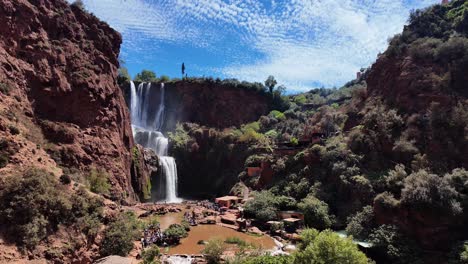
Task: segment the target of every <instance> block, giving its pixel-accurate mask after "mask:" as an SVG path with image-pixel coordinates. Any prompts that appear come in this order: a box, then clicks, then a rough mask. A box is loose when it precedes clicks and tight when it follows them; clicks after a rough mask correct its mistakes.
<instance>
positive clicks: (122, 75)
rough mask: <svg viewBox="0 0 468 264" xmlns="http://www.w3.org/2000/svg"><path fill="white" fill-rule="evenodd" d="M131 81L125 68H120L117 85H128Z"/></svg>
mask: <svg viewBox="0 0 468 264" xmlns="http://www.w3.org/2000/svg"><path fill="white" fill-rule="evenodd" d="M131 80H132V78H131V77H130V74H129V73H128V70H127V68H125V67H120V68H119V75H118V76H117V82H118V83H119V84H125V83H129V82H130V81H131Z"/></svg>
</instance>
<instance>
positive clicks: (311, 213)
mask: <svg viewBox="0 0 468 264" xmlns="http://www.w3.org/2000/svg"><path fill="white" fill-rule="evenodd" d="M297 206H298V208H299V210H300V211H302V212H303V213H304V223H305V225H306V226H308V227H313V228H317V229H322V230H323V229H326V228H329V227H331V225H332V224H333V217H332V216H330V215H329V213H328V204H327V203H325V202H323V201H320V200H319V199H317V198H316V197H314V196H312V195H309V196H307V197H306V198H304V199H303V200H302V201H301V202H300V203H299V204H298V205H297Z"/></svg>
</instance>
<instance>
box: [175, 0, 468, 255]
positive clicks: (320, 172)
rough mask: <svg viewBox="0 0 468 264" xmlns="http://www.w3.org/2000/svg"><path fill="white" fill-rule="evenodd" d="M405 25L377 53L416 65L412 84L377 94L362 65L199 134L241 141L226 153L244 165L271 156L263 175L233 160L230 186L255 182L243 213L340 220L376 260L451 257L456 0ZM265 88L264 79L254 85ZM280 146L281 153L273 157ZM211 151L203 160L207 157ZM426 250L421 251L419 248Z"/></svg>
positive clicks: (465, 208)
mask: <svg viewBox="0 0 468 264" xmlns="http://www.w3.org/2000/svg"><path fill="white" fill-rule="evenodd" d="M409 22H410V23H409V25H408V26H406V27H405V30H404V31H403V33H402V34H399V35H397V36H395V37H394V38H392V39H391V40H390V43H389V44H390V46H389V49H388V50H387V51H386V52H385V53H384V54H381V55H380V57H379V60H378V62H377V64H379V65H378V67H387V68H390V67H394V68H398V67H401V66H400V63H402V62H403V61H408V60H409V61H411V63H412V64H413V67H414V69H418V71H419V72H422V74H423V75H422V76H418V75H417V74H419V72H416V73H412V74H415V75H414V78H415V79H414V81H412V82H408V83H404V85H406V86H402V88H399V89H401V90H393V91H392V90H390V92H388V93H387V91H384V90H381V89H380V87H378V86H375V84H376V83H377V82H373V83H372V84H373V85H374V86H373V87H371V89H370V88H369V87H368V80H371V79H375V78H381V77H382V76H381V75H379V74H381V71H383V70H384V69H386V68H378V67H373V68H372V69H363V70H362V71H361V73H362V74H361V77H360V78H359V79H357V80H354V81H352V82H349V83H348V84H346V85H345V86H344V87H342V88H340V89H316V90H312V91H310V92H307V93H303V94H298V95H293V96H289V97H288V98H287V99H288V101H289V102H288V103H286V104H285V105H288V107H287V108H284V109H279V108H278V109H274V111H272V112H271V113H270V114H269V115H266V116H262V117H261V118H260V119H259V120H258V121H257V122H253V123H250V124H245V125H243V126H241V127H238V128H232V129H226V130H224V131H214V130H213V132H212V133H210V135H212V137H211V139H212V140H214V141H215V142H217V144H224V143H226V146H229V150H230V151H233V150H235V149H236V147H237V146H240V145H242V146H247V149H248V150H250V151H247V152H246V151H245V149H243V152H238V153H242V155H241V156H244V155H247V157H246V158H245V159H244V169H245V168H247V167H255V166H259V165H260V163H261V162H267V163H269V164H270V165H271V169H272V170H273V179H272V180H269V181H265V179H263V178H262V176H261V175H257V176H248V175H247V174H246V172H245V171H243V170H242V169H237V171H238V173H239V181H240V183H239V184H238V185H236V186H234V188H233V189H232V192H233V193H239V192H240V189H242V187H241V186H243V185H244V184H245V185H247V186H248V187H250V188H253V189H257V190H262V191H261V192H258V193H256V194H255V195H254V197H255V199H254V200H253V201H250V202H249V203H248V204H247V205H246V208H245V212H246V214H247V215H248V216H252V217H255V218H257V219H258V220H261V221H268V220H274V219H276V218H277V214H276V213H277V212H278V211H279V210H285V209H294V210H300V211H303V212H304V213H305V223H306V225H307V226H309V227H314V228H317V229H320V230H323V229H327V228H334V229H346V230H347V232H348V233H349V234H351V235H353V236H354V237H355V238H358V239H361V240H367V241H370V242H372V243H373V245H374V247H373V248H372V249H370V250H369V252H368V254H369V255H371V256H372V257H373V258H375V259H376V260H377V261H378V262H379V263H416V262H417V261H424V260H427V259H428V258H432V257H434V256H437V257H439V259H437V258H436V259H434V260H433V261H436V262H437V261H442V260H446V259H448V258H450V259H451V261H452V260H453V263H463V260H462V259H463V256H466V244H464V241H465V240H467V239H468V237H467V236H466V234H468V229H467V228H466V226H464V225H463V223H464V222H466V221H467V220H468V213H467V212H468V202H467V195H468V189H467V186H468V176H467V171H466V168H467V166H468V159H467V157H468V152H467V149H468V101H467V98H466V96H467V95H468V90H467V87H466V84H467V83H468V79H467V76H468V38H467V37H468V3H467V2H466V1H461V0H458V1H457V0H455V1H452V2H451V3H450V4H448V5H435V6H433V7H430V8H428V9H426V10H422V11H415V12H414V13H413V14H412V15H411V18H410V21H409ZM382 65H383V66H382ZM395 65H396V66H395ZM397 77H398V76H397ZM398 78H399V77H398ZM396 84H399V83H398V82H397V83H396ZM270 85H272V86H273V85H274V81H273V79H271V78H269V79H268V80H267V82H266V83H265V87H270ZM399 85H401V84H399ZM395 89H396V88H395ZM399 93H401V94H399ZM415 95H417V96H415ZM405 96H408V98H406V97H405ZM440 98H444V100H442V99H440ZM408 100H410V101H409V102H411V103H409V104H408ZM431 100H434V101H431ZM188 127H189V126H184V127H181V129H180V130H179V131H176V135H175V136H174V137H173V138H172V140H173V142H174V143H175V144H174V145H175V147H174V149H175V150H176V151H178V152H180V153H184V152H185V153H187V151H190V150H189V149H190V147H191V146H193V143H199V141H198V140H197V137H196V136H195V135H194V134H193V133H192V132H191V129H190V128H188ZM177 134H184V135H185V139H186V141H185V143H183V144H179V143H180V142H181V141H180V140H177V138H180V137H178V136H177ZM227 138H229V141H224V140H225V139H227ZM188 142H190V143H189V144H187V143H188ZM223 142H224V143H223ZM284 150H288V151H290V152H288V153H289V154H281V153H284V152H282V151H284ZM222 153H223V150H222V147H220V148H218V149H211V150H210V155H212V157H219V156H220V155H223V154H222ZM291 153H294V154H291ZM215 160H216V159H210V158H209V157H207V162H208V163H209V164H217V162H215ZM236 164H237V163H236ZM229 169H230V168H229ZM428 234H432V236H437V237H438V238H439V240H438V241H436V240H432V239H431V238H430V237H431V235H428ZM427 250H429V251H430V252H432V253H431V254H426V255H424V254H422V253H421V252H424V251H426V252H427ZM434 252H435V253H434ZM273 263H274V262H273Z"/></svg>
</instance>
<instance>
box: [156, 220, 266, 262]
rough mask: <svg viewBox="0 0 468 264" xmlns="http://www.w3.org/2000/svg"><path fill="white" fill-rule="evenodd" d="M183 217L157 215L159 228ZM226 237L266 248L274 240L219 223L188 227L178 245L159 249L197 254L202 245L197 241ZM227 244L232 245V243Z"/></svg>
mask: <svg viewBox="0 0 468 264" xmlns="http://www.w3.org/2000/svg"><path fill="white" fill-rule="evenodd" d="M183 217H184V212H179V213H168V214H165V215H162V216H160V217H158V221H159V223H160V225H161V229H163V230H164V229H166V228H168V227H169V226H170V225H171V224H175V223H180V222H181V221H182V219H183ZM228 237H238V238H241V239H243V240H245V241H246V242H249V243H252V244H254V245H256V246H258V247H261V248H264V249H266V250H268V249H272V248H274V247H275V242H274V240H273V239H272V238H271V237H269V236H266V235H264V236H253V235H249V234H246V233H242V232H238V231H236V230H233V229H231V228H227V227H223V226H219V225H198V226H192V227H191V228H190V232H189V235H188V237H186V238H183V239H181V240H180V244H179V245H177V246H174V247H170V248H165V249H163V248H161V251H162V252H163V253H167V254H199V253H200V252H201V251H202V250H203V248H204V245H199V244H198V241H200V240H204V241H208V240H210V239H214V238H219V239H221V240H223V241H224V240H225V239H226V238H228ZM227 246H228V247H232V245H227Z"/></svg>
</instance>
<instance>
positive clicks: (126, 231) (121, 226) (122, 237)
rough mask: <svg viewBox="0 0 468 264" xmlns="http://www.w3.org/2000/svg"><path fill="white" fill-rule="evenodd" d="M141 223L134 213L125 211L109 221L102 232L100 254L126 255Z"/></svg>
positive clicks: (137, 234)
mask: <svg viewBox="0 0 468 264" xmlns="http://www.w3.org/2000/svg"><path fill="white" fill-rule="evenodd" d="M140 231H141V223H140V222H139V221H138V219H137V217H136V216H135V214H133V213H132V212H126V213H123V214H121V215H119V216H118V217H117V219H116V220H114V221H113V222H111V223H110V224H109V225H108V227H107V228H106V230H105V232H104V239H103V241H102V244H101V255H102V256H109V255H119V256H123V257H125V256H127V255H128V253H130V251H131V250H132V249H133V242H134V241H135V240H138V238H139V237H140V233H141V232H140Z"/></svg>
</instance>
